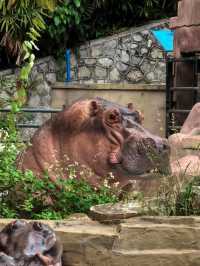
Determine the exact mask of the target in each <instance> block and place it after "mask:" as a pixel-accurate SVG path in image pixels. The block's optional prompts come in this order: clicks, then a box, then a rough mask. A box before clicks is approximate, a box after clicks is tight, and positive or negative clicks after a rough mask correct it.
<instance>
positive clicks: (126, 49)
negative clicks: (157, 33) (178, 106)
mask: <svg viewBox="0 0 200 266" xmlns="http://www.w3.org/2000/svg"><path fill="white" fill-rule="evenodd" d="M163 27H168V21H167V20H162V21H160V22H157V23H152V24H149V25H146V26H142V27H138V28H131V29H130V30H128V31H126V32H122V33H119V34H116V35H113V36H110V37H107V38H103V39H98V40H94V41H90V42H87V43H86V44H84V45H82V46H80V47H79V48H78V50H77V51H76V50H75V51H76V53H72V56H71V77H72V81H78V82H81V83H111V82H115V83H116V82H126V83H163V82H165V61H164V51H163V50H162V48H161V47H160V46H159V44H158V43H157V42H156V40H155V39H154V37H153V35H152V33H151V30H152V29H156V28H163ZM75 55H76V56H75ZM59 64H60V62H59ZM65 75H66V74H65V62H64V61H63V62H62V68H60V73H59V80H60V81H62V80H64V79H65Z"/></svg>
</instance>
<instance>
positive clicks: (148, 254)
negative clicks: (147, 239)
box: [109, 249, 200, 266]
mask: <svg viewBox="0 0 200 266" xmlns="http://www.w3.org/2000/svg"><path fill="white" fill-rule="evenodd" d="M111 261H112V263H111V264H110V265H109V266H122V265H124V266H125V265H126V266H199V265H200V250H176V249H156V250H145V251H139V250H132V251H127V250H118V251H113V253H112V260H111Z"/></svg>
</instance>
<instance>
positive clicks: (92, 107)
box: [90, 101, 101, 116]
mask: <svg viewBox="0 0 200 266" xmlns="http://www.w3.org/2000/svg"><path fill="white" fill-rule="evenodd" d="M100 109H101V108H100V105H99V103H98V102H97V101H91V103H90V115H91V116H96V115H97V113H98V112H99V111H100Z"/></svg>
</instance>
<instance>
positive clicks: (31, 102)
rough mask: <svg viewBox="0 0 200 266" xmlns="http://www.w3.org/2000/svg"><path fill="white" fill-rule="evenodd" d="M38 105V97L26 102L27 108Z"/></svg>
mask: <svg viewBox="0 0 200 266" xmlns="http://www.w3.org/2000/svg"><path fill="white" fill-rule="evenodd" d="M39 105H40V97H39V96H38V95H35V96H32V97H31V98H30V99H29V101H28V106H29V107H38V106H39Z"/></svg>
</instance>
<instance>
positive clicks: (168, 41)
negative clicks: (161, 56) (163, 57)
mask: <svg viewBox="0 0 200 266" xmlns="http://www.w3.org/2000/svg"><path fill="white" fill-rule="evenodd" d="M151 32H152V33H153V35H154V36H155V38H156V40H157V41H158V42H159V43H160V45H161V46H162V47H163V49H164V50H165V51H166V52H172V51H173V50H174V31H173V30H169V29H160V30H151Z"/></svg>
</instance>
